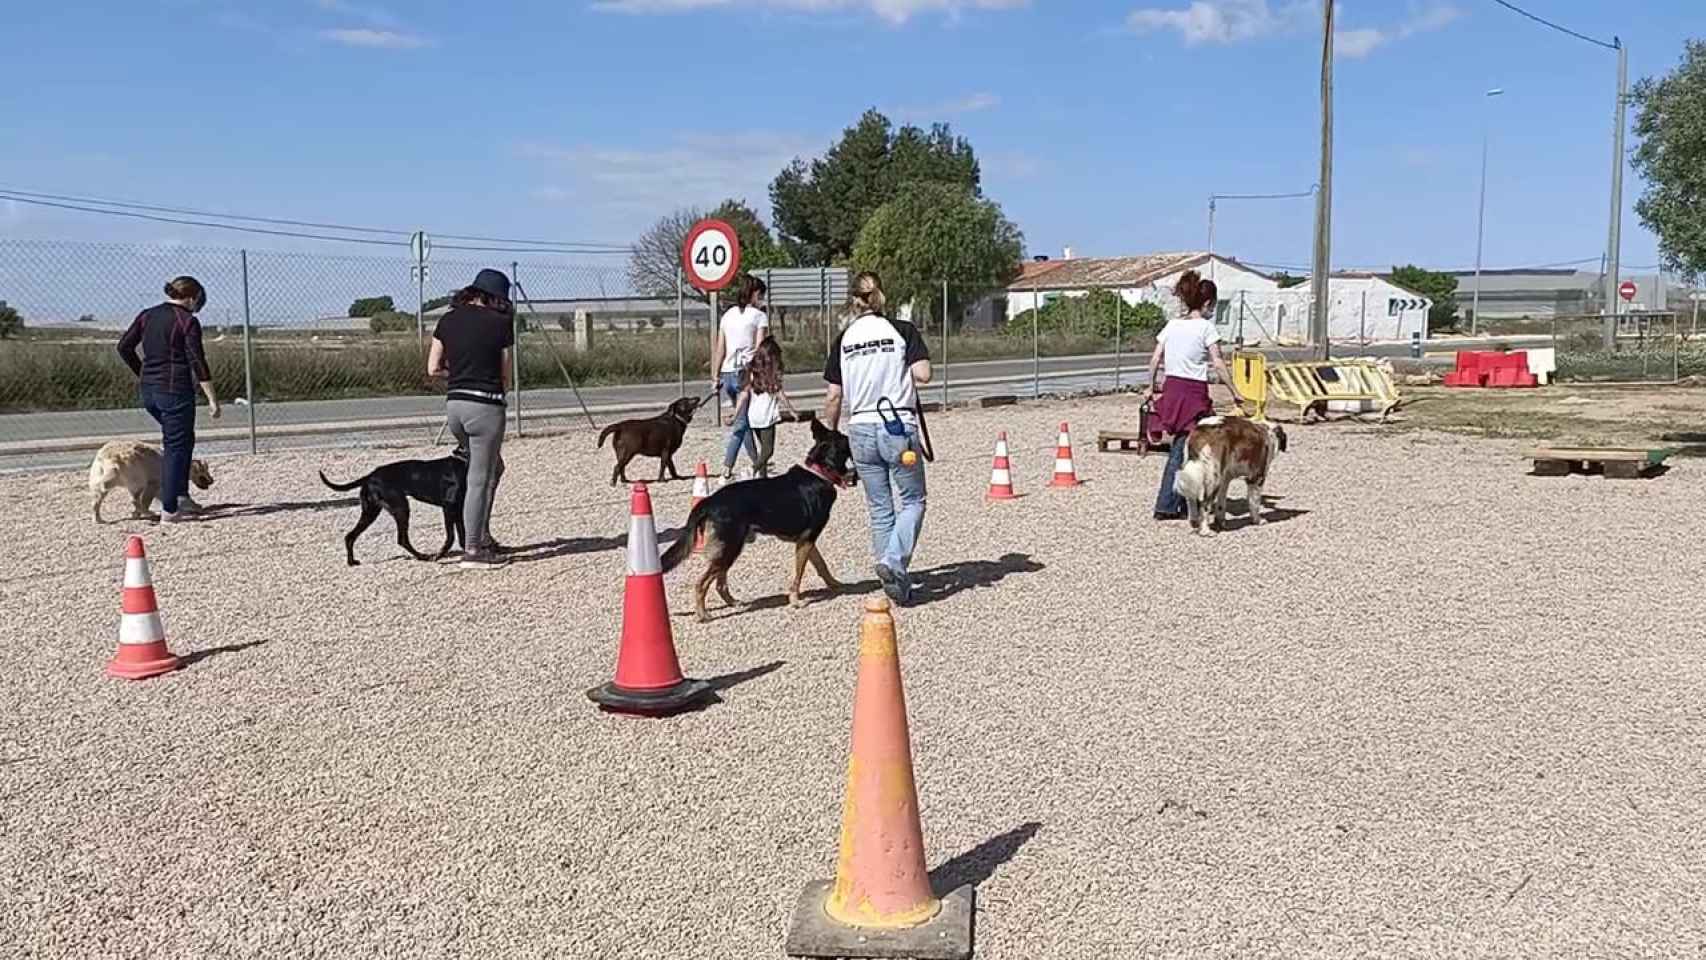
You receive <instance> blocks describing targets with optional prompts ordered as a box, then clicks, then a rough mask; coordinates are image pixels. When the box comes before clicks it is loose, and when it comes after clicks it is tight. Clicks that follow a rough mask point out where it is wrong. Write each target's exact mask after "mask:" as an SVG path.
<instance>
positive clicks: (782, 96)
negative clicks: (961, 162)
mask: <svg viewBox="0 0 1706 960" xmlns="http://www.w3.org/2000/svg"><path fill="white" fill-rule="evenodd" d="M1522 2H1523V4H1524V5H1525V6H1527V7H1529V8H1530V9H1533V10H1534V11H1535V12H1537V13H1541V14H1544V15H1546V16H1549V17H1552V18H1554V19H1556V20H1559V21H1562V22H1564V23H1566V24H1568V25H1570V26H1571V27H1574V28H1575V29H1578V30H1580V31H1582V32H1584V33H1587V34H1591V35H1594V36H1599V37H1607V38H1608V37H1610V36H1611V35H1613V34H1620V35H1622V37H1623V38H1624V40H1625V42H1626V43H1628V44H1629V45H1630V52H1631V56H1630V75H1631V80H1633V79H1636V78H1639V77H1641V76H1644V75H1648V74H1652V73H1655V72H1658V71H1661V70H1664V69H1668V68H1669V67H1671V66H1672V65H1674V64H1675V63H1676V61H1677V59H1678V57H1679V55H1680V53H1681V49H1682V39H1681V38H1683V37H1685V36H1696V37H1698V36H1703V35H1706V4H1702V3H1701V2H1700V0H1634V2H1629V3H1608V2H1605V0H1522ZM1318 9H1319V8H1318V6H1316V5H1315V0H1194V2H1193V0H1132V2H1118V3H1116V2H1074V0H1028V2H1027V0H605V2H593V0H511V2H493V3H488V4H483V5H481V6H480V8H476V7H475V6H474V5H471V4H459V3H450V2H446V0H415V2H412V3H407V4H405V3H402V2H400V0H254V2H250V3H236V2H219V0H154V2H147V0H137V2H127V3H118V2H103V3H93V2H87V0H64V2H58V3H39V2H18V3H11V4H7V5H6V9H5V10H4V12H0V33H3V34H4V35H5V36H7V37H8V38H9V40H10V42H9V43H8V44H7V46H8V55H7V60H8V68H9V69H8V70H7V75H8V81H7V83H6V84H4V85H3V86H0V144H3V146H4V148H3V149H0V186H5V187H9V188H14V189H25V190H38V191H48V192H57V193H67V194H81V195H92V196H104V197H115V198H121V199H130V200H141V201H146V202H154V203H165V204H168V205H180V206H189V207H201V208H209V209H214V210H225V211H233V212H239V213H257V214H262V215H271V216H285V217H297V218H303V219H314V220H319V219H324V220H330V221H337V222H343V223H355V224H370V225H376V226H386V227H390V226H396V227H402V228H413V227H416V226H424V227H427V228H429V229H434V230H438V231H450V232H462V233H482V234H496V235H504V236H525V237H547V238H554V239H555V238H560V239H565V240H595V241H613V242H618V243H624V242H627V241H629V240H631V239H632V238H633V237H634V235H635V234H636V233H637V232H638V231H639V230H640V229H642V228H643V227H644V226H645V225H646V224H647V223H648V222H650V221H651V220H652V219H653V218H655V217H656V216H657V215H659V214H661V213H663V212H666V211H667V210H668V209H670V208H672V207H675V206H679V205H684V204H700V205H706V206H708V205H711V204H714V203H715V202H717V201H718V200H719V199H721V198H722V197H723V196H727V195H734V196H740V197H745V198H747V199H748V200H750V201H751V202H753V203H754V204H755V205H756V206H758V207H760V209H761V210H765V211H767V210H768V202H767V195H766V186H767V184H768V182H769V180H770V178H771V177H772V176H774V174H775V172H776V170H777V169H778V168H779V167H780V166H781V165H782V163H784V162H785V161H786V160H788V159H789V158H790V157H792V156H794V155H796V154H805V155H810V154H812V153H814V152H817V151H819V150H821V149H823V147H825V146H826V145H827V144H828V143H829V142H831V140H832V139H833V138H834V137H835V136H836V135H837V134H838V132H839V131H840V130H841V129H842V128H843V127H845V126H846V125H848V124H849V123H851V122H852V121H853V120H854V119H855V118H856V117H857V115H858V114H859V113H860V112H861V111H862V110H863V109H865V108H866V107H870V106H876V107H878V108H879V109H882V110H884V111H885V112H887V113H888V114H889V115H890V116H891V117H894V118H896V119H905V120H911V121H916V122H920V123H924V122H928V121H932V120H945V121H948V122H950V123H952V124H953V126H954V128H955V129H956V131H958V132H960V133H962V134H964V135H966V136H967V137H969V138H970V139H971V140H972V142H973V144H974V145H975V147H976V148H977V150H978V152H979V155H980V157H981V158H982V160H983V166H984V173H985V189H986V192H987V193H988V194H989V196H991V197H992V198H993V199H995V200H997V201H998V202H1000V203H1001V204H1002V205H1003V207H1004V208H1005V210H1006V211H1007V214H1008V215H1009V216H1010V217H1011V218H1012V219H1013V220H1014V221H1016V222H1017V223H1018V224H1019V225H1020V227H1021V228H1022V229H1023V230H1024V232H1025V236H1026V239H1027V244H1028V246H1029V248H1030V250H1031V251H1032V252H1033V253H1053V254H1056V255H1058V253H1059V251H1060V248H1061V247H1063V246H1066V245H1071V246H1073V247H1074V248H1075V250H1077V251H1079V252H1080V253H1082V254H1085V255H1104V254H1107V255H1111V254H1120V253H1136V252H1144V251H1151V250H1166V249H1181V248H1200V247H1201V246H1202V245H1203V243H1204V240H1205V236H1204V234H1205V205H1206V198H1207V196H1208V195H1209V194H1210V193H1214V192H1219V193H1245V192H1252V193H1259V192H1279V191H1292V190H1304V189H1307V188H1308V187H1309V185H1310V184H1311V183H1312V182H1314V180H1315V179H1316V162H1317V157H1316V146H1315V143H1316V124H1317V113H1316V109H1317V108H1316V84H1317V72H1316V70H1317V65H1316V56H1317V45H1316V39H1315V37H1316V35H1317V34H1318V30H1319V26H1318V23H1319V21H1318ZM476 10H477V12H476ZM1637 10H1638V11H1639V16H1636V15H1635V13H1636V11H1637ZM1339 21H1340V30H1341V37H1340V41H1339V47H1340V51H1341V56H1340V59H1339V62H1338V67H1337V115H1338V126H1337V139H1338V145H1339V149H1338V151H1337V157H1336V168H1337V178H1336V197H1335V201H1336V202H1335V208H1334V215H1335V235H1334V253H1335V256H1334V261H1335V263H1336V264H1338V265H1341V266H1344V265H1371V266H1373V265H1384V264H1390V263H1394V262H1406V261H1415V262H1419V263H1423V264H1428V265H1431V266H1436V267H1462V266H1467V265H1469V264H1470V263H1471V262H1472V261H1473V258H1474V249H1475V248H1474V226H1475V201H1476V189H1477V175H1478V171H1479V160H1480V133H1481V122H1482V116H1483V110H1485V115H1486V116H1487V117H1488V118H1489V119H1490V121H1491V123H1492V130H1493V139H1492V164H1491V173H1490V178H1489V202H1488V212H1487V241H1486V242H1487V255H1486V260H1487V262H1488V264H1489V265H1518V264H1536V263H1546V262H1553V261H1564V260H1574V259H1577V258H1583V257H1593V256H1597V254H1598V253H1599V252H1600V251H1601V250H1602V249H1603V247H1604V243H1605V229H1606V217H1607V209H1606V208H1607V197H1608V194H1607V190H1608V166H1609V162H1610V141H1609V133H1610V127H1611V121H1610V114H1611V107H1612V93H1613V83H1614V79H1615V56H1614V54H1612V53H1611V52H1610V51H1606V50H1601V49H1598V48H1595V47H1591V46H1588V45H1586V44H1584V43H1581V42H1580V41H1576V40H1572V39H1570V38H1568V37H1564V36H1562V35H1559V34H1556V33H1553V32H1551V31H1548V30H1546V29H1544V28H1542V27H1540V26H1538V25H1536V24H1534V23H1531V22H1529V21H1526V20H1523V19H1521V18H1520V17H1518V16H1517V15H1515V14H1513V13H1510V12H1509V11H1507V10H1504V9H1502V8H1501V7H1499V6H1498V5H1496V4H1495V3H1493V2H1491V0H1449V2H1446V0H1439V2H1436V0H1415V2H1409V0H1344V2H1343V3H1342V4H1341V6H1340V7H1339ZM1491 86H1498V87H1502V88H1503V89H1504V90H1505V91H1506V92H1505V95H1504V96H1503V97H1502V98H1499V99H1496V100H1493V101H1490V102H1484V98H1483V91H1484V90H1486V89H1487V88H1488V87H1491ZM1640 188H1641V184H1640V181H1639V180H1638V179H1636V178H1634V177H1633V175H1632V174H1631V175H1630V177H1629V179H1628V181H1627V186H1626V201H1627V205H1628V206H1630V207H1632V205H1633V203H1634V199H1635V197H1636V196H1638V194H1639V191H1640ZM1311 209H1312V207H1311V203H1310V201H1307V200H1302V201H1287V202H1271V203H1238V202H1232V201H1228V202H1226V203H1224V204H1223V205H1222V206H1221V209H1220V216H1219V225H1218V229H1217V242H1216V246H1217V247H1218V248H1220V249H1223V250H1226V251H1228V252H1231V253H1234V254H1236V255H1239V256H1242V257H1245V258H1246V259H1250V260H1253V261H1257V262H1264V263H1276V264H1292V263H1306V262H1307V260H1308V257H1309V249H1310V228H1311ZM0 236H16V237H51V238H69V239H91V240H96V239H98V240H121V241H140V242H151V243H186V242H187V243H197V244H209V245H218V246H236V245H238V244H240V243H242V244H247V245H250V246H255V247H262V248H275V249H276V248H280V247H294V248H301V247H302V245H301V244H297V243H293V242H291V241H285V240H278V239H270V240H269V239H266V238H254V239H248V240H243V239H240V237H239V236H238V235H232V234H219V233H214V232H210V231H204V230H199V229H195V228H184V227H174V226H169V225H162V224H146V223H137V222H125V221H117V220H108V219H102V218H95V217H90V216H86V215H81V214H73V213H65V212H58V211H51V210H44V209H40V208H26V207H22V206H19V205H15V204H6V203H5V202H3V201H0ZM1623 249H1624V259H1625V262H1626V263H1627V264H1631V265H1645V264H1651V263H1653V262H1655V260H1656V259H1657V257H1656V254H1655V251H1654V242H1653V239H1652V237H1651V236H1650V235H1648V234H1647V232H1646V231H1645V230H1644V229H1643V228H1641V227H1640V225H1639V222H1638V220H1637V219H1636V218H1635V217H1634V215H1633V212H1632V209H1631V210H1629V211H1628V212H1626V214H1625V232H1624V248H1623Z"/></svg>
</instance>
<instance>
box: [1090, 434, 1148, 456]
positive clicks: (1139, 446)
mask: <svg viewBox="0 0 1706 960" xmlns="http://www.w3.org/2000/svg"><path fill="white" fill-rule="evenodd" d="M1151 449H1152V448H1151V446H1150V444H1149V442H1148V441H1147V440H1146V439H1144V436H1143V434H1141V433H1134V432H1130V431H1126V430H1098V431H1096V452H1098V453H1136V454H1144V453H1148V452H1149V451H1150V450H1151Z"/></svg>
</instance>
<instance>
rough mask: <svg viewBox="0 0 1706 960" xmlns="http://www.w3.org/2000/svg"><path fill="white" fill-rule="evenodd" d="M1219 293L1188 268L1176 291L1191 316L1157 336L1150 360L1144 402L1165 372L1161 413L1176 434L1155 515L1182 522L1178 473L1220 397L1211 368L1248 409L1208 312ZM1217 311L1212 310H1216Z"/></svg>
mask: <svg viewBox="0 0 1706 960" xmlns="http://www.w3.org/2000/svg"><path fill="white" fill-rule="evenodd" d="M1218 293H1219V291H1217V290H1216V289H1215V286H1214V281H1213V280H1204V279H1202V277H1201V276H1200V275H1199V274H1198V273H1197V272H1196V271H1195V270H1186V271H1185V274H1184V276H1182V277H1180V278H1179V282H1178V283H1177V284H1175V285H1174V286H1173V295H1174V296H1176V297H1178V298H1179V302H1180V303H1182V304H1184V307H1185V315H1184V316H1182V317H1175V318H1173V319H1172V320H1169V321H1167V325H1166V326H1165V327H1162V328H1161V333H1160V335H1159V336H1157V337H1156V338H1155V354H1154V356H1152V357H1150V359H1149V384H1150V386H1149V388H1148V389H1146V390H1144V391H1143V401H1144V402H1145V403H1148V402H1149V401H1150V399H1151V398H1153V397H1154V396H1155V384H1156V383H1157V379H1156V374H1157V372H1158V371H1162V370H1165V374H1164V376H1163V377H1162V378H1161V380H1160V381H1159V382H1160V384H1161V402H1160V403H1158V404H1156V408H1155V416H1156V420H1157V422H1158V424H1159V425H1160V428H1161V429H1162V430H1165V431H1167V432H1168V433H1171V434H1172V435H1173V446H1172V449H1171V450H1170V451H1169V452H1168V454H1167V466H1166V469H1164V470H1163V471H1162V472H1161V492H1160V494H1159V495H1157V496H1156V498H1155V519H1157V520H1179V519H1183V518H1184V516H1185V498H1184V497H1181V496H1179V494H1178V492H1177V491H1175V490H1174V489H1173V477H1174V475H1175V474H1177V473H1178V472H1179V468H1180V467H1181V466H1183V465H1184V463H1185V442H1186V440H1187V439H1188V438H1189V437H1190V434H1191V428H1192V427H1193V426H1195V425H1196V422H1197V421H1198V420H1201V419H1202V418H1203V417H1206V416H1208V415H1210V414H1212V413H1213V412H1214V401H1212V400H1211V399H1209V395H1208V371H1209V367H1210V366H1211V365H1212V366H1213V367H1214V371H1215V372H1216V373H1218V374H1219V375H1220V382H1221V383H1224V384H1226V385H1227V387H1228V389H1231V390H1232V405H1233V406H1234V407H1236V408H1237V410H1238V412H1239V413H1243V412H1244V402H1243V400H1242V398H1240V397H1239V396H1238V390H1237V388H1236V387H1233V386H1232V374H1231V373H1230V372H1229V371H1228V370H1227V369H1226V361H1225V360H1224V359H1222V358H1221V355H1220V333H1219V331H1217V330H1215V328H1214V321H1213V320H1211V319H1209V316H1205V313H1207V312H1208V310H1209V308H1210V306H1211V305H1212V304H1213V303H1214V301H1215V297H1216V296H1217V295H1218ZM1210 315H1212V314H1210Z"/></svg>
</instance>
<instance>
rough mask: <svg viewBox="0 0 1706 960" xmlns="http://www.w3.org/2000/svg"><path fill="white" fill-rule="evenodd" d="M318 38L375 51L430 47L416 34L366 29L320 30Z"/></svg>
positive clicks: (428, 42)
mask: <svg viewBox="0 0 1706 960" xmlns="http://www.w3.org/2000/svg"><path fill="white" fill-rule="evenodd" d="M320 37H321V39H324V40H329V41H331V42H332V43H337V44H342V45H343V46H346V47H363V48H367V49H376V50H418V49H420V48H421V47H429V46H432V41H431V40H428V39H427V38H426V37H423V36H421V35H420V34H417V33H402V32H399V31H396V30H370V29H368V28H366V27H349V28H343V29H338V30H321V31H320Z"/></svg>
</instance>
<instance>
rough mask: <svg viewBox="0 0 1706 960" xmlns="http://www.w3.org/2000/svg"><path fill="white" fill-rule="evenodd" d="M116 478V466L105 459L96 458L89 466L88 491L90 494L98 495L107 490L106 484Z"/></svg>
mask: <svg viewBox="0 0 1706 960" xmlns="http://www.w3.org/2000/svg"><path fill="white" fill-rule="evenodd" d="M117 478H118V466H117V465H116V464H114V463H113V462H112V461H111V460H109V459H107V458H106V457H100V456H97V457H96V458H95V461H94V462H93V463H91V464H89V491H90V492H91V493H100V492H101V491H103V490H105V489H106V488H107V484H109V483H111V482H112V481H113V480H115V479H117Z"/></svg>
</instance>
